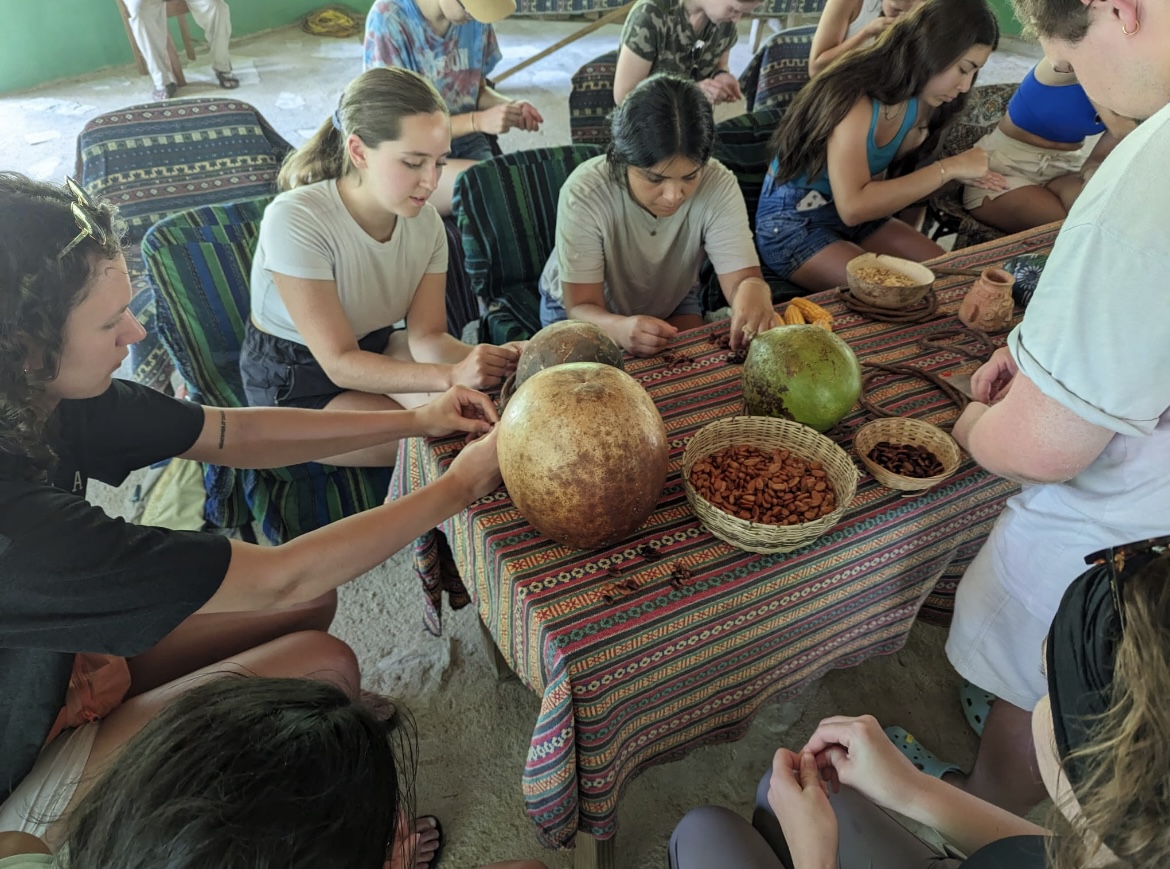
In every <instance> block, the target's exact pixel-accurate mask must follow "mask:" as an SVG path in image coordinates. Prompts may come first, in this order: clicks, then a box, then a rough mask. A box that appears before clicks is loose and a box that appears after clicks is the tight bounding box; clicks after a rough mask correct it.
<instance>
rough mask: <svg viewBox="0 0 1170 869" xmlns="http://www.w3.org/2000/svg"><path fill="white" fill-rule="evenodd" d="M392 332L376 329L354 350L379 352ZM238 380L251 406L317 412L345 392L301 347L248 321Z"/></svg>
mask: <svg viewBox="0 0 1170 869" xmlns="http://www.w3.org/2000/svg"><path fill="white" fill-rule="evenodd" d="M393 333H394V327H393V326H387V327H385V328H384V329H376V330H375V331H373V332H371V333H370V334H368V335H366V336H365V337H364V338H362V339H361V340H360V341H358V347H359V348H360V349H362V350H365V351H367V352H369V353H381V352H382V351H383V350H385V349H386V346H387V345H388V344H389V343H390V336H391V335H392V334H393ZM240 379H241V380H242V381H243V382H244V396H245V397H246V398H247V400H248V404H249V405H250V406H251V407H305V408H309V409H310V410H320V409H321V408H323V407H325V405H327V404H329V402H331V401H332V400H333V399H334V398H336V397H337V396H338V395H341V393H343V392H345V391H346V390H344V389H342V388H341V387H340V386H338V385H337V384H336V383H334V382H333V381H332V380H330V379H329V375H328V374H326V373H325V369H323V368H322V367H321V364H320V363H319V362H318V361H317V360H316V359H314V358H313V354H312V353H311V352H310V351H309V348H308V347H306V346H305V345H304V344H298V343H297V342H296V341H290V340H288V339H287V338H280V337H277V336H276V335H270V334H268V333H267V332H261V331H260V330H259V329H257V328H256V327H255V325H253V324H252V321H251V320H249V321H248V322H247V324H246V325H245V327H244V345H243V347H242V348H241V349H240Z"/></svg>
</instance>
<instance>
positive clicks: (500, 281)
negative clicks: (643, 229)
mask: <svg viewBox="0 0 1170 869" xmlns="http://www.w3.org/2000/svg"><path fill="white" fill-rule="evenodd" d="M600 153H601V148H599V147H597V146H596V145H568V146H562V147H557V148H534V149H532V150H529V151H516V152H514V153H511V154H505V155H503V156H502V157H494V158H492V159H491V160H484V161H482V162H480V163H476V164H475V165H474V166H472V167H471V168H470V169H468V170H467V171H465V172H464V173H463V174H462V175H460V176H459V179H458V180H457V181H456V182H455V197H456V201H457V203H458V206H457V208H456V213H457V214H458V215H459V232H460V234H461V235H462V237H463V254H464V265H465V267H466V270H467V277H468V280H469V281H470V284H471V290H472V292H474V293H475V294H476V295H477V296H478V297H479V299H480V301H481V302H482V303H483V304H484V305H485V306H486V309H487V313H486V314H485V315H484V316H483V317H482V318H481V319H480V340H482V341H489V342H491V343H493V344H500V343H503V342H506V341H515V340H520V339H524V338H528V337H530V336H531V335H532V334H533V333H535V332H536V331H538V330H539V329H540V296H539V291H538V289H537V283H538V281H539V279H540V273H541V271H543V269H544V265H545V262H547V260H548V257H549V254H550V253H551V252H552V249H553V247H554V245H555V242H556V225H557V201H558V200H559V198H560V191H561V186H562V185H563V184H564V183H565V179H566V178H568V177H569V175H570V173H572V171H573V170H574V169H576V168H577V166H578V165H579V164H580V163H582V162H583V161H585V160H587V159H589V158H590V157H594V156H596V155H598V154H600Z"/></svg>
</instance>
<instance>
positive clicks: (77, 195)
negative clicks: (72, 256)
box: [57, 176, 106, 259]
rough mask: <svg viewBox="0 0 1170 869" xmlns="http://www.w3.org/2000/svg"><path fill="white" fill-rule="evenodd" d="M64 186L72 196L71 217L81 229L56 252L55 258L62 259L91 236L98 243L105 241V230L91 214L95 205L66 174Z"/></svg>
mask: <svg viewBox="0 0 1170 869" xmlns="http://www.w3.org/2000/svg"><path fill="white" fill-rule="evenodd" d="M65 187H66V189H68V190H69V193H70V194H71V195H72V196H73V201H72V202H70V203H69V210H70V211H71V212H73V219H74V220H75V221H76V222H77V228H78V229H80V230H81V231H80V232H79V233H77V235H75V236H74V237H73V241H71V242H69V244H67V245H65V249H64V250H62V251H61V252H60V253H59V254H57V259H64V258H65V254H67V253H69V251H71V250H73V248H75V247H77V245H79V244H81V243H82V242H83V241H85V240H86V239H87V238H92V239H93V240H94V241H96V242H97V243H98V244H99V245H103V246H104V245H105V243H106V231H105V230H104V229H103V228H102V227H101V225H100V224H99V223H98V221H97V219H96V218H95V217H94V216H93V215H95V214H97V205H95V204H94V201H93V200H92V199H90V198H89V194H87V193H86V192H85V191H84V190H82V189H81V185H80V184H78V183H77V182H76V181H74V180H73V179H72V178H69V177H68V176H67V177H66V178H65Z"/></svg>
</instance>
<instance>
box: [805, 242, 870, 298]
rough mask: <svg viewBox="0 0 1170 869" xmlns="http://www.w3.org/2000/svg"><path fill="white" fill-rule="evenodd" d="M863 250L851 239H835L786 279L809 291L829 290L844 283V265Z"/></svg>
mask: <svg viewBox="0 0 1170 869" xmlns="http://www.w3.org/2000/svg"><path fill="white" fill-rule="evenodd" d="M863 253H865V251H864V250H863V249H862V248H860V247H858V246H857V245H855V244H854V243H853V242H851V241H836V242H833V243H832V244H831V245H829V246H828V247H825V248H822V249H821V250H819V251H817V252H816V253H815V254H814V255H813V256H812V258H811V259H809V260H807V261H806V262H805V263H804V264H803V265H802V266H801V267H800V268H798V269H797V270H796V271H794V272H793V273H792V274H791V275H789V276H788V280H790V281H792V283H794V284H796V285H797V286H799V287H803V288H804V289H806V290H808V291H809V292H810V293H815V292H818V291H820V290H831V289H832V288H833V287H843V286H845V284H846V275H845V266H846V265H847V264H848V263H849V260H851V259H853V258H854V257H858V256H861V255H862V254H863Z"/></svg>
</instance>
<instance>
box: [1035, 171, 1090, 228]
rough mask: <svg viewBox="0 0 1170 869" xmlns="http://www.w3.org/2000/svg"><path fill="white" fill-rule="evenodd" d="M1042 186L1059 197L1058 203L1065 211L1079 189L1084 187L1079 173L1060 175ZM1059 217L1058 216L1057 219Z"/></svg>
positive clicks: (1083, 181) (1075, 197) (1079, 192)
mask: <svg viewBox="0 0 1170 869" xmlns="http://www.w3.org/2000/svg"><path fill="white" fill-rule="evenodd" d="M1044 186H1045V188H1046V189H1047V190H1048V191H1049V192H1051V193H1055V194H1056V195H1057V196H1058V197H1059V198H1060V204H1061V206H1062V207H1063V208H1064V210H1065V212H1066V213H1067V212H1068V211H1070V210H1071V209H1072V207H1073V203H1074V202H1076V201H1077V197H1078V196H1080V195H1081V191H1082V190H1084V189H1085V179H1084V178H1082V177H1081V176H1080V174H1079V173H1078V174H1074V175H1061V176H1060V177H1059V178H1053V179H1052V180H1051V181H1049V182H1048V183H1047V184H1046V185H1044ZM1059 219H1060V218H1059V217H1058V218H1057V220H1059Z"/></svg>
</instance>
